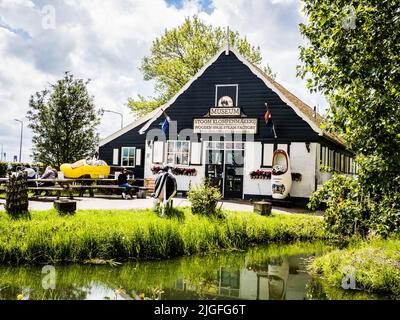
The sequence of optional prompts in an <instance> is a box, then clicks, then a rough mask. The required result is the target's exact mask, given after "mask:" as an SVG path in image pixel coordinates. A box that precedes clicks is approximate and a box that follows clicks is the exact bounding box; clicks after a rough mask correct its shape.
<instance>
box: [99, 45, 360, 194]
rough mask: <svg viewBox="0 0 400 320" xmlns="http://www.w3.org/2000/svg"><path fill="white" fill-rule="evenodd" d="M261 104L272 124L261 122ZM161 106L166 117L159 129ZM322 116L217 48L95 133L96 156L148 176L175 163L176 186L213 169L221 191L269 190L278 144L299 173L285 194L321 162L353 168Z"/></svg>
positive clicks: (308, 188)
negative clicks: (171, 88)
mask: <svg viewBox="0 0 400 320" xmlns="http://www.w3.org/2000/svg"><path fill="white" fill-rule="evenodd" d="M267 106H268V109H269V111H270V114H271V118H270V119H272V121H273V124H274V129H275V131H274V132H271V130H269V128H268V127H267V125H266V123H265V113H266V110H267ZM165 114H167V115H168V116H169V118H170V119H171V120H172V122H171V123H170V131H169V133H168V134H167V135H164V134H163V132H162V131H161V125H162V123H163V122H164V121H165V118H166V116H165ZM322 120H323V119H322V118H321V116H319V115H318V114H317V113H316V112H315V111H314V109H313V108H311V107H309V106H308V105H307V104H305V103H304V102H302V101H301V100H300V99H298V98H297V97H296V96H294V95H293V94H292V93H290V92H289V91H288V90H286V89H285V88H284V87H283V86H282V85H280V84H279V83H277V82H276V81H275V80H273V79H272V78H271V77H269V76H268V75H266V74H265V73H263V72H262V71H261V70H260V69H259V68H257V67H256V66H254V65H252V64H251V63H249V62H248V61H246V60H245V59H244V58H243V57H242V56H241V55H240V54H239V53H238V52H237V51H236V50H235V49H228V48H224V49H223V50H221V51H220V52H219V53H218V54H217V55H216V56H215V57H214V58H213V59H212V60H211V61H210V62H209V63H208V64H207V65H206V66H204V67H203V68H202V69H201V70H200V71H199V72H198V73H197V74H196V76H195V77H193V79H192V80H191V81H189V82H188V83H187V84H186V85H185V87H184V88H182V90H181V91H180V92H179V93H178V94H177V95H176V96H175V97H174V98H172V99H171V100H170V101H169V102H168V103H167V104H165V105H164V106H162V107H161V108H159V109H157V110H155V111H153V112H152V113H150V114H148V115H146V116H145V117H143V118H141V119H139V120H137V121H136V122H134V123H132V124H130V125H129V126H127V127H125V128H123V129H122V130H120V131H118V132H116V133H114V134H113V135H111V136H110V137H108V138H106V139H104V140H102V141H101V143H100V146H99V154H100V158H101V159H103V160H105V161H106V162H107V163H108V164H111V165H122V166H127V167H130V169H131V170H132V171H133V172H134V174H135V176H137V177H141V178H154V177H155V174H156V172H157V166H159V165H161V164H168V165H170V166H172V167H174V168H176V169H177V170H176V172H177V180H178V189H179V190H180V191H182V192H185V191H187V190H188V188H189V187H190V185H193V184H196V183H199V182H200V181H201V180H202V178H203V177H210V176H213V175H214V176H215V175H217V176H218V177H219V178H220V179H221V191H222V192H223V194H224V196H225V197H226V198H229V197H233V198H251V199H256V198H268V197H269V196H270V194H271V192H270V182H269V180H268V179H259V177H257V172H263V171H268V170H270V169H271V160H272V153H273V152H274V150H276V149H278V148H279V149H283V150H285V151H287V152H288V154H289V156H290V164H291V167H292V172H295V173H298V176H299V177H301V178H299V179H297V180H296V181H295V182H294V183H293V186H292V192H291V196H292V197H294V198H300V199H306V198H308V197H309V196H310V195H311V194H312V192H314V191H315V190H316V188H318V185H320V184H322V183H323V182H324V181H325V180H326V179H328V178H329V174H326V173H323V172H321V170H320V169H321V165H324V166H330V167H332V169H334V170H336V171H340V172H344V173H348V174H352V173H354V170H355V165H354V163H353V160H352V157H351V156H352V154H351V152H350V151H349V150H347V148H346V146H345V145H344V143H343V141H342V140H341V139H340V137H337V136H336V135H333V134H331V133H328V132H326V131H324V130H323V129H321V123H322Z"/></svg>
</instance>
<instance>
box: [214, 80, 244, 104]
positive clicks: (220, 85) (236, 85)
mask: <svg viewBox="0 0 400 320" xmlns="http://www.w3.org/2000/svg"><path fill="white" fill-rule="evenodd" d="M219 87H236V106H234V107H237V106H238V105H239V85H238V84H216V85H215V106H217V105H218V88H219Z"/></svg>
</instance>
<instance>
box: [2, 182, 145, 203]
mask: <svg viewBox="0 0 400 320" xmlns="http://www.w3.org/2000/svg"><path fill="white" fill-rule="evenodd" d="M142 181H143V179H128V183H129V184H131V185H132V190H131V195H132V194H133V193H137V192H138V191H143V189H146V190H147V189H148V188H146V187H142V186H138V185H137V184H138V183H141V182H142ZM7 182H8V178H0V184H1V183H7ZM40 183H45V184H46V185H43V186H41V185H40ZM28 190H31V191H35V192H38V193H39V194H41V193H42V192H43V191H45V192H46V193H47V192H56V195H57V199H59V198H60V197H61V196H62V193H63V192H65V193H67V194H68V196H69V198H70V199H73V198H74V196H73V193H74V192H78V193H79V196H80V197H82V196H83V195H84V194H85V192H86V191H87V192H89V195H90V197H94V190H97V191H100V192H101V193H105V194H107V193H110V192H111V194H113V193H115V192H118V191H120V192H122V191H124V190H126V188H124V187H120V186H118V180H117V179H104V178H103V179H100V178H99V179H88V178H81V179H80V178H78V179H67V178H65V179H28ZM0 191H3V192H4V191H5V187H2V186H0Z"/></svg>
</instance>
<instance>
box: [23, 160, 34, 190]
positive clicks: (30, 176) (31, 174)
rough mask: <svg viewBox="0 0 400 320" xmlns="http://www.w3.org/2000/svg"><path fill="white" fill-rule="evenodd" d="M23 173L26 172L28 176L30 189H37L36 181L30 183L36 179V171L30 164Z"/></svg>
mask: <svg viewBox="0 0 400 320" xmlns="http://www.w3.org/2000/svg"><path fill="white" fill-rule="evenodd" d="M22 171H23V172H26V175H27V179H28V187H35V186H36V183H35V182H34V181H29V180H33V179H35V178H36V171H35V170H34V169H32V168H31V165H30V164H27V165H26V166H25V167H24V168H23V170H22Z"/></svg>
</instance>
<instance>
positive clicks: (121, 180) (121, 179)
mask: <svg viewBox="0 0 400 320" xmlns="http://www.w3.org/2000/svg"><path fill="white" fill-rule="evenodd" d="M118 186H119V187H123V188H125V189H126V192H125V191H124V192H122V198H124V199H125V200H127V199H128V194H129V193H130V191H131V190H132V188H133V186H131V185H130V184H129V183H128V170H127V169H126V168H123V169H122V172H121V173H120V174H119V176H118Z"/></svg>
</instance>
